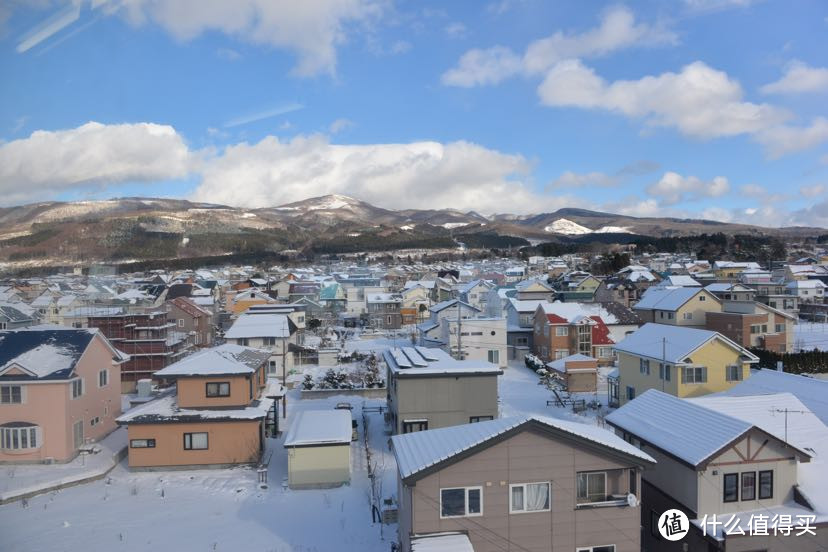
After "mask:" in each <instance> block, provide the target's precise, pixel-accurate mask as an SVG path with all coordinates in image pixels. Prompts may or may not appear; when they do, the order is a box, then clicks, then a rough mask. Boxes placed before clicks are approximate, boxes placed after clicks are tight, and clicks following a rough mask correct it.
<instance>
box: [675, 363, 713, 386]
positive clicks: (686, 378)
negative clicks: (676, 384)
mask: <svg viewBox="0 0 828 552" xmlns="http://www.w3.org/2000/svg"><path fill="white" fill-rule="evenodd" d="M681 374H682V376H681V383H707V367H706V366H685V367H684V368H682V369H681Z"/></svg>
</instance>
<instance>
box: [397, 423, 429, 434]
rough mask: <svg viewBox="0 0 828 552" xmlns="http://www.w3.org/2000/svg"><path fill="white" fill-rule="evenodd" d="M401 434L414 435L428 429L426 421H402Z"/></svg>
mask: <svg viewBox="0 0 828 552" xmlns="http://www.w3.org/2000/svg"><path fill="white" fill-rule="evenodd" d="M402 427H403V433H414V432H415V431H425V430H427V429H428V420H403V425H402Z"/></svg>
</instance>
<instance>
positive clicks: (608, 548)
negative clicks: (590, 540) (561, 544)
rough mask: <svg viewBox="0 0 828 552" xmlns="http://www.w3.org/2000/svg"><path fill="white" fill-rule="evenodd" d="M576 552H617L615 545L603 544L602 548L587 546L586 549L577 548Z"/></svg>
mask: <svg viewBox="0 0 828 552" xmlns="http://www.w3.org/2000/svg"><path fill="white" fill-rule="evenodd" d="M575 552H615V545H614V544H603V545H601V546H587V547H586V548H580V547H579V548H576V549H575Z"/></svg>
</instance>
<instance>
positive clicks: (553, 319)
mask: <svg viewBox="0 0 828 552" xmlns="http://www.w3.org/2000/svg"><path fill="white" fill-rule="evenodd" d="M546 319H547V320H549V323H550V324H569V320H567V319H566V318H564V317H562V316H558V315H557V314H547V315H546Z"/></svg>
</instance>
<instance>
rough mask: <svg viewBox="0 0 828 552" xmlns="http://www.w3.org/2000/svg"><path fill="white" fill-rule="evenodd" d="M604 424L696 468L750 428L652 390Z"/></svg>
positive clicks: (728, 417) (612, 415)
mask: <svg viewBox="0 0 828 552" xmlns="http://www.w3.org/2000/svg"><path fill="white" fill-rule="evenodd" d="M606 420H607V422H609V423H610V424H612V425H614V426H616V427H619V428H621V429H623V430H624V431H626V432H628V433H632V434H633V435H635V436H636V437H638V438H640V439H642V440H644V441H646V442H648V443H650V444H652V445H654V446H656V447H658V448H660V449H661V450H663V451H665V452H668V453H670V454H672V455H673V456H675V457H677V458H679V459H681V460H684V461H685V462H687V463H688V464H690V465H691V466H698V465H699V464H701V463H702V462H704V461H705V460H707V459H708V458H710V456H712V455H713V454H715V453H716V452H718V451H720V450H721V449H722V448H723V447H725V446H726V445H728V444H729V443H731V442H733V441H734V440H735V439H737V438H739V437H740V436H742V435H744V434H745V433H746V432H747V431H748V430H749V429H750V428H751V424H750V423H748V422H745V421H743V420H739V419H737V418H733V417H731V416H727V415H725V414H722V413H719V412H716V411H715V410H710V409H707V408H704V407H703V406H701V405H698V404H695V403H692V402H689V401H685V400H683V399H679V398H678V397H674V396H672V395H669V394H667V393H662V392H661V391H658V390H655V389H649V390H647V391H645V392H644V393H642V394H641V395H639V396H638V397H636V398H635V399H634V400H632V401H629V402H628V403H627V404H625V405H624V406H622V407H621V408H619V409H618V410H616V411H615V412H612V413H610V414H609V415H608V416H607V417H606Z"/></svg>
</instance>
